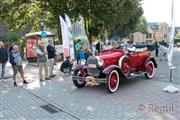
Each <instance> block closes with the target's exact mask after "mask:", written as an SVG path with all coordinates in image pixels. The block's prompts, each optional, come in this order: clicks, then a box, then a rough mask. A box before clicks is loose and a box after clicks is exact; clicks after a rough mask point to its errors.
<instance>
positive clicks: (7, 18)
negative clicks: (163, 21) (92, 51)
mask: <svg viewBox="0 0 180 120" xmlns="http://www.w3.org/2000/svg"><path fill="white" fill-rule="evenodd" d="M12 1H13V0H11V2H9V0H4V1H1V5H0V8H1V10H2V11H7V13H4V12H2V11H1V12H0V14H1V15H0V20H2V21H3V22H5V23H6V24H7V25H8V27H9V28H10V29H11V30H18V29H23V28H24V27H25V25H27V24H33V25H34V27H33V30H34V31H35V30H38V28H40V27H42V26H46V27H47V28H50V29H52V28H53V29H54V28H57V29H58V31H59V33H60V29H59V28H60V26H59V25H60V24H59V15H62V16H64V13H66V14H68V15H69V16H70V17H71V18H72V20H73V21H76V20H77V19H78V18H79V15H81V16H82V17H83V18H84V20H85V29H86V33H87V34H88V36H89V38H90V37H91V36H92V35H93V36H99V35H100V36H103V35H104V33H105V31H107V32H108V34H109V35H110V36H115V35H118V36H121V37H124V36H128V34H129V33H130V32H132V31H134V30H135V29H136V25H137V24H138V21H139V18H140V17H141V16H142V14H143V10H142V8H141V3H140V1H141V0H25V1H24V0H18V1H17V0H16V1H15V0H14V1H13V2H12ZM6 14H7V15H6Z"/></svg>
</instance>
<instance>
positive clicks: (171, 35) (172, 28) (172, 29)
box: [168, 0, 175, 69]
mask: <svg viewBox="0 0 180 120" xmlns="http://www.w3.org/2000/svg"><path fill="white" fill-rule="evenodd" d="M171 12H172V13H171V34H170V40H169V48H168V65H169V68H170V69H172V67H173V64H172V57H173V48H174V35H175V16H174V0H172V11H171Z"/></svg>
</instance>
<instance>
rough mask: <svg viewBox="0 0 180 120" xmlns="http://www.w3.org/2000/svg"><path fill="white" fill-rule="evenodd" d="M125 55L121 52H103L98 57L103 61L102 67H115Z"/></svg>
mask: <svg viewBox="0 0 180 120" xmlns="http://www.w3.org/2000/svg"><path fill="white" fill-rule="evenodd" d="M124 54H125V53H124V51H122V50H105V51H101V52H100V54H99V57H100V58H101V59H102V60H104V67H107V66H109V65H117V64H118V62H119V59H120V57H121V56H123V55H124Z"/></svg>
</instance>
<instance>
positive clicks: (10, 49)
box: [9, 43, 15, 53]
mask: <svg viewBox="0 0 180 120" xmlns="http://www.w3.org/2000/svg"><path fill="white" fill-rule="evenodd" d="M14 45H15V43H12V44H11V47H10V48H9V53H10V52H11V51H12V50H13V46H14Z"/></svg>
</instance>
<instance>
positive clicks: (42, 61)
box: [36, 41, 50, 81]
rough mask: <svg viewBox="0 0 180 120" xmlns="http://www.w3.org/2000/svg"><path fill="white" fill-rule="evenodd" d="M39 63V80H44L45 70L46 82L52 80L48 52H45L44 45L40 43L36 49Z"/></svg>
mask: <svg viewBox="0 0 180 120" xmlns="http://www.w3.org/2000/svg"><path fill="white" fill-rule="evenodd" d="M36 54H37V61H38V62H39V80H40V81H44V80H43V69H44V73H45V80H50V78H49V75H48V65H47V57H46V55H47V51H46V50H45V47H44V43H43V42H42V41H40V42H39V45H38V46H37V48H36Z"/></svg>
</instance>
